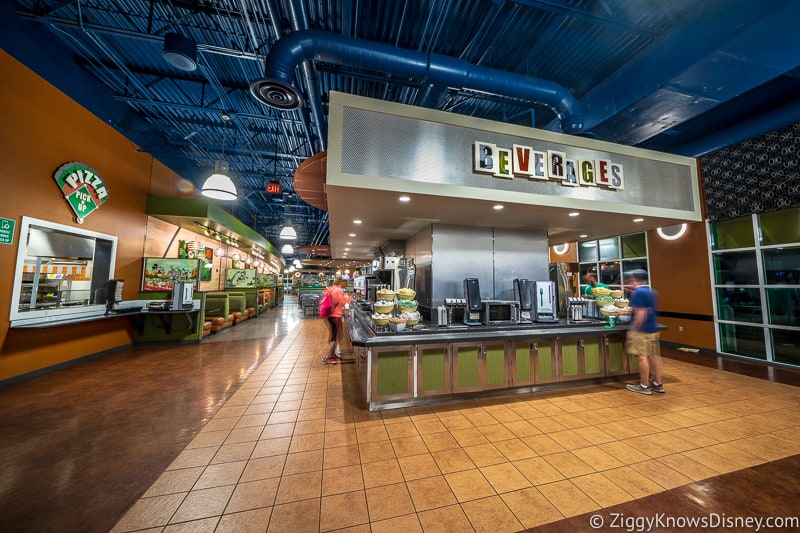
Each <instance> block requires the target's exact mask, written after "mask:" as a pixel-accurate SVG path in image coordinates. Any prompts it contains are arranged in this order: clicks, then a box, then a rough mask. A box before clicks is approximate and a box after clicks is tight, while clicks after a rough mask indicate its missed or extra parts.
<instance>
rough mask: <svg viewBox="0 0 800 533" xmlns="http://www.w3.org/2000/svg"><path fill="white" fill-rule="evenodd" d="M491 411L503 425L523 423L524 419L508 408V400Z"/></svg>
mask: <svg viewBox="0 0 800 533" xmlns="http://www.w3.org/2000/svg"><path fill="white" fill-rule="evenodd" d="M487 409H489V412H490V414H491V415H492V416H493V417H494V418H495V419H496V420H497V421H498V422H500V423H501V424H509V423H512V422H520V421H523V418H522V417H521V416H519V415H518V414H517V413H515V412H514V411H512V410H511V409H509V408H508V407H507V406H506V400H502V403H500V404H498V405H496V406H494V407H492V408H487Z"/></svg>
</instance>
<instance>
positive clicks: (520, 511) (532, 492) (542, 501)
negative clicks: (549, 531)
mask: <svg viewBox="0 0 800 533" xmlns="http://www.w3.org/2000/svg"><path fill="white" fill-rule="evenodd" d="M500 497H501V498H502V499H503V501H504V502H505V503H506V505H507V506H508V508H509V509H511V512H512V513H514V516H515V517H516V518H517V520H519V521H520V523H522V525H523V526H524V527H526V528H532V527H536V526H540V525H542V524H549V523H550V522H555V521H557V520H561V519H562V518H564V515H563V514H561V511H559V510H558V509H556V507H555V506H554V505H553V504H552V503H550V500H548V499H547V498H545V497H544V495H542V493H541V492H539V490H538V489H536V488H535V487H531V488H528V489H522V490H517V491H514V492H506V493H504V494H501V495H500Z"/></svg>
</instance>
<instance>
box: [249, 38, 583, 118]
mask: <svg viewBox="0 0 800 533" xmlns="http://www.w3.org/2000/svg"><path fill="white" fill-rule="evenodd" d="M310 59H316V60H319V61H326V62H328V63H336V64H339V65H347V66H350V67H357V68H363V69H368V70H374V71H378V72H387V73H391V74H395V75H398V76H406V77H410V78H414V79H417V80H420V81H423V82H427V83H431V84H434V85H442V86H447V87H455V88H458V89H471V90H475V91H481V92H486V93H491V94H497V95H502V96H508V97H513V98H520V99H524V100H531V101H534V102H537V103H539V104H544V105H548V106H550V107H551V108H553V109H554V111H555V112H556V113H557V114H558V116H559V119H560V121H561V129H562V131H564V132H566V133H580V132H581V131H582V130H583V113H582V112H581V110H580V105H579V104H578V101H577V100H576V99H575V97H574V96H573V95H572V94H571V93H570V92H569V91H568V90H567V89H565V88H564V87H562V86H561V85H559V84H557V83H554V82H552V81H547V80H540V79H537V78H532V77H529V76H523V75H521V74H516V73H513V72H506V71H503V70H497V69H491V68H487V67H480V66H476V65H473V64H471V63H468V62H466V61H463V60H461V59H455V58H452V57H448V56H444V55H440V54H434V53H427V54H426V53H420V52H414V51H409V50H405V49H402V48H397V47H395V46H390V45H385V44H382V43H375V42H371V41H365V40H361V39H348V38H345V37H341V36H339V35H336V34H333V33H328V32H324V31H320V30H303V31H298V32H295V33H291V34H289V35H286V36H284V37H283V38H281V39H280V40H279V41H278V42H277V43H275V46H273V47H272V49H271V50H270V51H269V54H267V58H266V61H265V69H264V77H263V78H259V79H257V80H254V81H253V82H251V83H250V92H251V93H253V96H255V98H257V99H258V100H259V101H261V102H263V103H265V104H267V105H269V106H271V107H276V108H278V109H297V108H298V107H300V106H301V105H302V104H303V97H302V95H301V94H300V93H299V92H298V91H297V89H295V87H294V86H293V85H292V75H293V72H294V69H295V67H297V65H298V64H300V63H301V62H302V61H307V60H310Z"/></svg>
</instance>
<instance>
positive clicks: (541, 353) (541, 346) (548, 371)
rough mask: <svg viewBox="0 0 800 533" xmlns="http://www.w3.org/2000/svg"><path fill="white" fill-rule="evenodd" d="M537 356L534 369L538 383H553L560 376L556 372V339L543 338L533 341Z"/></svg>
mask: <svg viewBox="0 0 800 533" xmlns="http://www.w3.org/2000/svg"><path fill="white" fill-rule="evenodd" d="M533 353H534V357H535V361H536V363H535V367H534V371H535V373H536V383H551V382H553V381H556V379H557V378H558V376H557V374H556V368H557V366H556V350H555V340H547V341H545V340H541V341H537V342H535V343H533Z"/></svg>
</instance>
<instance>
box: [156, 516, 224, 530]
mask: <svg viewBox="0 0 800 533" xmlns="http://www.w3.org/2000/svg"><path fill="white" fill-rule="evenodd" d="M219 519H220V517H219V516H211V517H208V518H200V519H197V520H188V521H186V522H180V523H178V524H170V525H168V526H167V527H165V528H164V529H159V531H163V533H191V532H194V531H215V530H216V528H217V524H218V523H219ZM145 533H151V532H145ZM152 533H154V532H152Z"/></svg>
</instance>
